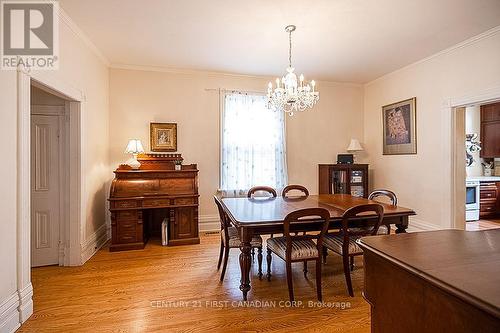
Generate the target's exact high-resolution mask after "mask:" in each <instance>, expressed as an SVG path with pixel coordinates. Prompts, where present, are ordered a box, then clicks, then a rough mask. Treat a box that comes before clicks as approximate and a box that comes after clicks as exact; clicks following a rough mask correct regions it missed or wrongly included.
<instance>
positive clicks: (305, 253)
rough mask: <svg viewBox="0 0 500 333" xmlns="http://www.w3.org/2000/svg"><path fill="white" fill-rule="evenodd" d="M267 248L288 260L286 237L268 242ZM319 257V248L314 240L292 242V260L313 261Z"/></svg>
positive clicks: (275, 238)
mask: <svg viewBox="0 0 500 333" xmlns="http://www.w3.org/2000/svg"><path fill="white" fill-rule="evenodd" d="M267 248H268V249H269V250H271V251H273V252H274V253H276V255H278V256H279V257H280V258H281V259H283V260H286V237H273V238H269V239H268V240H267ZM317 257H318V248H317V247H316V243H314V242H313V240H312V239H298V240H293V241H292V253H291V259H292V260H299V259H311V258H317Z"/></svg>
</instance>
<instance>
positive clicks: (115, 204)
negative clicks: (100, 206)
mask: <svg viewBox="0 0 500 333" xmlns="http://www.w3.org/2000/svg"><path fill="white" fill-rule="evenodd" d="M135 207H137V201H135V200H120V201H112V202H111V208H135Z"/></svg>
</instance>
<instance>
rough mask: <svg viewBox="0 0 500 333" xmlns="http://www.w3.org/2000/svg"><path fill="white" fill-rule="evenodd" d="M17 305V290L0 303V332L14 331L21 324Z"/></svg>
mask: <svg viewBox="0 0 500 333" xmlns="http://www.w3.org/2000/svg"><path fill="white" fill-rule="evenodd" d="M18 307H19V296H18V294H17V292H14V293H13V294H12V295H10V296H9V297H7V298H6V299H5V301H3V303H2V304H0V332H9V333H10V332H15V331H16V330H17V329H18V328H19V327H20V326H21V323H20V322H19V311H18Z"/></svg>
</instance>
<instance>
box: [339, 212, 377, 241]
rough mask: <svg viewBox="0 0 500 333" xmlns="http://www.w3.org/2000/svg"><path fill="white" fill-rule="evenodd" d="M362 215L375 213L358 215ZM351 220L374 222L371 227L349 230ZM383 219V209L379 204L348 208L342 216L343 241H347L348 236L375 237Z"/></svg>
mask: <svg viewBox="0 0 500 333" xmlns="http://www.w3.org/2000/svg"><path fill="white" fill-rule="evenodd" d="M363 213H375V214H367V215H368V216H366V217H365V216H364V215H359V214H363ZM353 219H360V220H375V222H374V224H373V225H367V226H366V227H364V228H356V229H350V228H349V221H352V220H353ZM383 219H384V207H383V206H382V205H380V204H366V205H358V206H354V207H351V208H349V209H348V210H346V211H345V212H344V214H343V215H342V233H343V234H344V241H345V240H349V236H350V235H357V236H369V235H376V234H377V231H378V228H379V227H380V224H382V220H383Z"/></svg>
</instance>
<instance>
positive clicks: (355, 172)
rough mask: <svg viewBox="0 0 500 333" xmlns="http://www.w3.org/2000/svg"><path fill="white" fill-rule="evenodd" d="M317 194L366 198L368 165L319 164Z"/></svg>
mask: <svg viewBox="0 0 500 333" xmlns="http://www.w3.org/2000/svg"><path fill="white" fill-rule="evenodd" d="M318 173H319V176H318V179H319V187H318V188H319V194H350V195H353V196H356V197H363V198H367V197H368V164H319V165H318Z"/></svg>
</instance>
